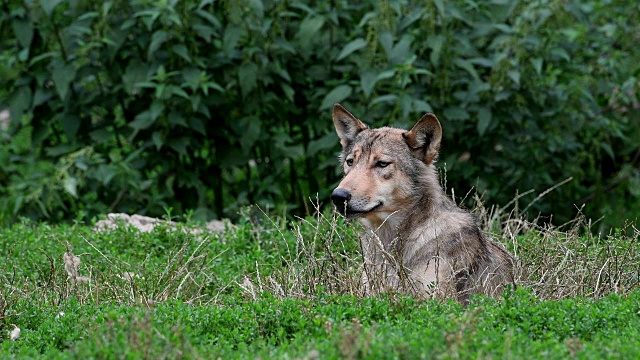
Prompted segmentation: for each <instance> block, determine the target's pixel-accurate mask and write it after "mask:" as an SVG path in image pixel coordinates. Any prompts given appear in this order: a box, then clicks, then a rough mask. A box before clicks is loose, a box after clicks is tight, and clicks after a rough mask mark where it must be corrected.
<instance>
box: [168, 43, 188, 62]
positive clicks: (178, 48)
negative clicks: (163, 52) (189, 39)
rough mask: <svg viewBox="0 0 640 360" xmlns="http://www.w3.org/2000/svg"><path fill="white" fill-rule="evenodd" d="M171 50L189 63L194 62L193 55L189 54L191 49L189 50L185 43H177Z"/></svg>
mask: <svg viewBox="0 0 640 360" xmlns="http://www.w3.org/2000/svg"><path fill="white" fill-rule="evenodd" d="M171 50H172V51H173V52H174V53H175V54H178V56H180V57H181V58H183V59H184V60H185V61H186V62H188V63H189V64H190V63H191V62H192V60H191V57H190V56H189V50H187V47H186V46H184V45H183V44H178V45H175V46H174V47H173V48H172V49H171Z"/></svg>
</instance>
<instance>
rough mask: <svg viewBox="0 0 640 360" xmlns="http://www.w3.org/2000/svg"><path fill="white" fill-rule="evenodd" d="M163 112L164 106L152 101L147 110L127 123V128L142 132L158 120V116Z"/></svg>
mask: <svg viewBox="0 0 640 360" xmlns="http://www.w3.org/2000/svg"><path fill="white" fill-rule="evenodd" d="M163 111H164V105H163V104H162V103H160V102H158V101H154V102H153V103H152V104H151V106H150V107H149V110H146V111H143V112H141V113H140V114H138V115H137V116H136V117H135V119H134V120H133V121H132V122H130V123H129V126H130V127H132V128H134V129H136V130H144V129H147V128H149V127H150V126H151V125H153V123H155V122H156V120H158V117H159V116H160V114H161V113H162V112H163Z"/></svg>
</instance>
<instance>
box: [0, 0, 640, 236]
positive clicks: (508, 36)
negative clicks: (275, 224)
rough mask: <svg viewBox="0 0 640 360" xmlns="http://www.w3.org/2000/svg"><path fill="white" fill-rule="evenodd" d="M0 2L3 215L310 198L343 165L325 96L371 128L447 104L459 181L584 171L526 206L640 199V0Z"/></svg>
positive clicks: (449, 165)
mask: <svg viewBox="0 0 640 360" xmlns="http://www.w3.org/2000/svg"><path fill="white" fill-rule="evenodd" d="M1 6H2V9H3V11H2V15H1V17H0V29H1V30H2V33H3V34H12V35H13V36H3V37H2V39H1V40H0V44H1V45H2V46H1V48H2V49H3V50H1V51H0V58H1V59H2V61H1V62H0V77H2V78H3V79H6V81H4V82H3V85H2V86H0V105H1V106H2V107H8V108H9V109H10V110H11V123H12V125H11V127H10V132H8V133H3V132H2V130H0V136H2V138H1V139H0V141H1V142H2V146H0V160H1V161H2V163H3V166H2V168H1V169H0V198H1V199H2V200H0V221H2V222H10V221H12V220H13V219H15V218H16V216H18V215H23V216H29V217H31V218H36V219H41V218H48V219H50V220H61V219H70V218H75V217H77V216H78V215H77V214H78V213H80V212H82V213H81V214H85V215H87V216H89V217H90V216H92V215H95V214H98V213H104V212H106V211H118V212H139V213H147V214H149V215H154V216H158V215H161V214H162V209H163V208H164V207H171V208H173V209H174V210H175V211H176V213H179V214H181V213H184V212H186V211H187V210H194V211H195V215H196V217H198V218H202V219H204V218H211V217H213V216H216V217H221V216H235V214H236V212H237V210H238V209H239V208H240V207H241V206H243V205H246V204H256V203H257V204H259V205H260V206H261V207H264V208H267V207H270V208H273V207H276V206H278V207H286V208H288V209H289V210H293V211H294V212H296V213H305V212H306V213H309V210H308V209H309V204H308V199H309V197H311V198H315V196H316V194H319V199H321V200H323V199H326V198H327V197H328V194H329V192H330V191H331V189H332V188H333V186H334V185H335V183H336V181H337V179H338V177H339V175H338V173H337V169H338V166H337V164H336V163H335V156H334V155H335V154H336V151H337V148H338V142H337V139H336V137H335V135H334V134H333V129H332V124H331V121H330V120H329V118H330V116H329V111H330V106H331V105H332V104H333V103H334V102H343V103H345V104H346V105H347V107H348V108H349V109H352V110H353V111H354V113H356V114H359V115H361V116H362V118H363V120H365V122H367V123H368V124H370V125H373V126H380V125H395V126H403V127H408V126H410V125H411V124H413V122H415V121H417V119H418V118H419V117H420V116H421V115H422V113H424V112H427V111H433V112H435V113H436V114H437V115H438V116H439V117H440V119H441V120H442V123H443V127H444V137H445V139H444V146H443V152H442V154H441V157H440V164H441V166H443V167H444V168H446V170H447V171H449V172H451V174H452V176H449V177H448V181H449V183H448V184H447V185H448V186H450V187H453V188H455V189H456V192H457V193H458V194H465V193H467V191H468V190H469V189H470V187H471V186H473V187H475V189H476V190H477V191H478V192H480V193H483V194H484V199H485V200H487V201H489V202H491V203H498V204H505V203H507V202H508V201H509V200H510V199H512V198H513V196H514V195H515V194H516V192H518V191H519V192H520V193H523V192H525V191H528V190H530V189H533V190H534V194H539V193H541V192H543V191H545V190H546V189H548V188H550V187H552V186H553V185H555V184H558V183H560V182H562V181H563V180H565V179H567V178H570V177H572V178H573V181H571V182H569V183H567V184H565V185H563V186H562V187H561V188H560V190H557V191H553V192H551V193H549V194H548V195H546V196H545V197H544V198H542V199H540V200H538V201H536V202H535V204H533V206H532V207H531V209H530V210H531V212H535V213H537V212H542V213H544V214H550V213H551V212H552V210H553V213H554V215H555V216H556V217H557V220H558V221H564V220H567V219H569V218H571V217H573V216H574V214H575V212H576V206H577V207H580V206H581V205H582V204H583V203H584V204H586V208H585V209H584V211H585V213H586V214H588V215H589V216H593V217H599V216H601V215H606V216H607V223H608V224H611V225H621V224H620V221H621V220H620V219H623V218H629V217H631V218H633V217H635V216H637V215H639V214H640V209H638V206H637V204H638V203H640V202H639V197H640V193H638V190H637V189H638V186H637V184H638V183H640V171H639V170H638V158H639V157H640V156H638V154H640V150H639V149H638V146H637V144H638V143H640V129H639V125H638V124H639V121H638V120H640V119H639V118H638V113H639V112H638V108H639V107H640V105H638V95H637V94H638V86H639V84H638V81H637V76H638V73H639V71H640V67H639V65H638V64H640V61H639V60H640V52H639V50H638V47H637V46H635V45H636V44H635V43H636V39H637V38H638V36H639V33H638V27H637V26H635V24H637V23H638V22H639V21H640V5H638V3H637V2H633V1H626V0H590V1H586V2H585V1H554V0H543V1H535V2H519V1H516V0H504V1H503V0H500V1H496V0H477V1H463V0H456V1H446V2H445V1H433V2H427V3H421V2H413V1H407V0H400V1H390V2H377V1H364V2H351V1H343V0H334V1H329V2H319V3H318V2H311V1H302V2H290V1H261V0H243V1H218V2H215V1H207V0H203V1H195V0H188V1H171V0H170V1H160V2H152V1H148V0H135V1H126V2H123V1H105V2H87V1H75V2H60V1H42V2H40V1H35V2H22V1H17V0H7V1H4V2H3V3H2V5H1ZM5 164H8V165H5ZM533 197H534V195H533V194H532V195H529V197H528V198H524V199H522V201H524V202H527V200H528V201H531V200H532V199H533ZM276 204H278V205H276ZM622 215H625V216H622Z"/></svg>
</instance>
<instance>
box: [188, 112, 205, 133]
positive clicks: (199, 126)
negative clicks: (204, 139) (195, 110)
mask: <svg viewBox="0 0 640 360" xmlns="http://www.w3.org/2000/svg"><path fill="white" fill-rule="evenodd" d="M189 126H190V127H191V128H192V129H193V130H195V131H197V132H199V133H200V134H202V135H205V136H206V135H207V129H206V127H205V126H204V121H202V120H201V119H198V118H196V117H192V118H191V119H189Z"/></svg>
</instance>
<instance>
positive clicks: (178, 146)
mask: <svg viewBox="0 0 640 360" xmlns="http://www.w3.org/2000/svg"><path fill="white" fill-rule="evenodd" d="M189 140H190V139H189V138H188V137H186V136H183V137H180V138H177V139H171V140H169V141H167V145H169V146H170V147H171V148H172V149H173V150H175V151H176V152H177V153H178V154H180V155H187V148H188V147H189V142H190V141H189Z"/></svg>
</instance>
